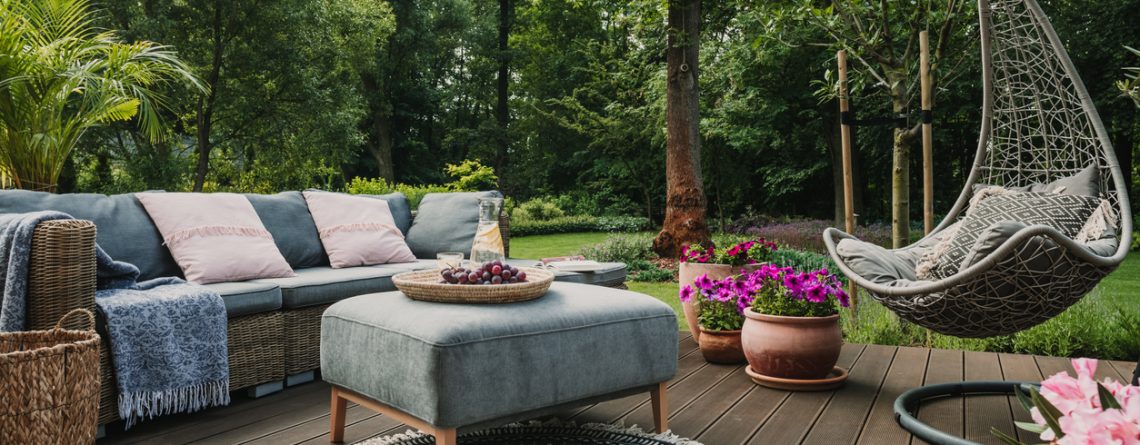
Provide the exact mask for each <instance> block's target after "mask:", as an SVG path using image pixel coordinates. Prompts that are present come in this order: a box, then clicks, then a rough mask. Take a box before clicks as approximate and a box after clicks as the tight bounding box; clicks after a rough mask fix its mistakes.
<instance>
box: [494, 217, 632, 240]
mask: <svg viewBox="0 0 1140 445" xmlns="http://www.w3.org/2000/svg"><path fill="white" fill-rule="evenodd" d="M520 214H522V215H525V213H520ZM648 224H649V222H648V220H646V219H644V218H640V217H601V218H596V217H593V216H584V215H579V216H562V217H557V218H552V219H549V220H546V221H539V220H533V219H530V218H529V217H523V218H520V219H512V220H511V235H513V236H527V235H549V234H554V233H574V232H636V231H638V230H641V228H643V227H645V226H647V225H648Z"/></svg>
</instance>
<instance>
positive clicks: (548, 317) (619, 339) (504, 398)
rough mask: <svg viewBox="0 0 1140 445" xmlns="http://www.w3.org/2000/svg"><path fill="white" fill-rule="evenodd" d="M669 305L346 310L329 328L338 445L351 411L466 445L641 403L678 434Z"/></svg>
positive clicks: (554, 298) (584, 288)
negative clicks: (539, 422) (489, 432)
mask: <svg viewBox="0 0 1140 445" xmlns="http://www.w3.org/2000/svg"><path fill="white" fill-rule="evenodd" d="M677 332H678V329H677V320H676V315H674V313H673V311H672V309H670V308H669V306H668V305H666V304H664V303H662V302H660V301H657V300H656V299H654V298H652V297H649V296H646V295H642V294H638V293H635V292H629V291H624V290H618V289H611V288H605V287H600V286H590V285H583V284H571V283H558V282H555V283H554V284H553V285H552V286H551V288H550V291H549V292H548V293H547V294H546V295H545V296H544V297H542V298H540V299H538V300H533V301H528V302H523V303H515V304H504V305H462V304H440V303H427V302H421V301H414V300H411V299H409V298H407V297H405V296H404V295H403V294H402V293H400V292H385V293H378V294H369V295H361V296H358V297H353V298H349V299H347V300H343V301H341V302H338V303H336V304H334V305H332V306H331V307H329V308H328V310H326V311H325V313H324V316H323V318H322V320H321V374H322V376H323V378H324V380H325V381H327V382H329V383H330V384H332V385H333V390H332V392H333V395H332V400H333V402H332V416H331V419H332V440H333V441H334V442H339V441H341V440H342V438H343V433H344V411H345V406H346V402H347V401H352V402H354V403H357V404H360V405H362V406H365V407H368V408H371V409H374V410H376V411H380V412H381V413H384V414H385V415H389V416H392V417H393V418H395V419H397V420H400V421H402V422H404V423H407V424H409V425H411V426H413V427H416V428H419V429H420V430H422V431H424V432H427V433H430V434H434V435H435V436H436V443H437V444H439V445H452V444H454V443H455V436H456V431H457V430H458V429H459V428H464V429H478V428H482V427H488V426H498V425H500V424H503V423H507V422H511V421H518V420H524V419H528V418H533V417H537V416H541V415H544V414H548V413H552V412H555V411H558V410H561V409H565V408H568V407H572V406H580V405H584V404H589V403H596V402H599V401H603V400H608V399H613V398H618V397H624V396H627V395H630V394H635V393H639V392H650V393H651V394H652V401H653V408H654V414H655V415H654V420H655V421H656V423H657V428H658V430H660V431H664V430H666V429H667V425H666V421H665V420H666V419H665V413H666V412H667V409H666V407H665V385H664V382H666V381H667V380H669V379H670V378H672V377H673V375H674V373H676V371H677Z"/></svg>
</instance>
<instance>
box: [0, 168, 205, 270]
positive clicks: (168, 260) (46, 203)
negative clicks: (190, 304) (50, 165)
mask: <svg viewBox="0 0 1140 445" xmlns="http://www.w3.org/2000/svg"><path fill="white" fill-rule="evenodd" d="M38 210H56V211H60V212H63V213H66V214H68V215H71V216H73V217H75V218H77V219H85V220H90V221H91V222H94V223H95V226H96V229H97V234H96V242H98V243H99V247H102V248H103V250H104V251H106V252H107V254H108V255H110V256H111V258H114V259H116V260H118V261H123V262H127V263H131V264H134V265H135V266H138V268H139V271H140V272H141V275H140V277H139V278H140V279H143V280H149V279H151V278H156V277H174V276H180V275H181V274H182V271H181V269H179V268H178V263H175V262H174V258H173V257H172V256H171V255H170V251H168V250H167V249H166V247H165V246H163V245H162V235H160V234H159V232H158V228H156V227H155V226H154V223H153V222H151V219H150V217H149V216H147V213H146V210H144V209H143V207H142V205H140V204H139V202H138V201H137V200H135V197H134V195H133V194H127V195H114V196H107V195H99V194H91V193H82V194H79V193H76V194H63V195H56V194H52V193H45V192H30V191H25V190H4V191H0V213H26V212H34V211H38Z"/></svg>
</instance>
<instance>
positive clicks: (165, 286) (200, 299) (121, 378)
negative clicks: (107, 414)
mask: <svg viewBox="0 0 1140 445" xmlns="http://www.w3.org/2000/svg"><path fill="white" fill-rule="evenodd" d="M65 218H70V216H68V215H66V214H63V213H59V212H37V213H29V214H22V215H11V214H8V215H4V214H0V288H2V289H3V294H0V296H2V299H0V303H2V307H0V331H8V330H21V329H23V328H24V314H25V297H26V293H27V269H28V261H29V259H30V250H31V236H32V231H34V229H35V226H36V224H39V222H40V221H45V220H51V219H65ZM95 251H96V252H95V254H96V265H97V268H96V270H97V278H98V285H97V288H98V290H97V291H96V293H95V304H96V306H98V308H99V312H100V313H101V314H102V315H103V317H104V318H105V319H106V321H107V323H106V330H107V335H108V336H109V337H110V338H109V340H110V345H111V351H110V352H111V361H112V363H113V366H114V368H115V379H116V383H117V386H118V390H119V400H118V402H119V416H120V417H122V418H123V419H124V422H125V427H126V428H130V427H131V425H133V424H134V422H136V421H138V420H140V419H145V418H151V417H154V416H159V415H164V414H171V413H180V412H193V411H197V410H200V409H204V408H208V407H211V406H217V405H226V404H229V402H230V396H229V359H228V348H227V346H226V308H225V304H224V303H223V301H222V297H221V296H219V295H218V294H217V293H216V292H213V291H210V290H208V289H206V288H204V287H202V286H198V285H194V284H189V283H186V282H185V281H183V280H181V279H178V278H173V277H171V278H157V279H154V280H149V281H144V282H139V281H138V276H139V269H138V268H137V267H135V266H134V265H131V264H128V263H124V262H120V261H114V260H113V259H111V257H110V256H108V255H107V254H106V252H103V249H101V248H99V247H96V248H95ZM4 266H6V267H4Z"/></svg>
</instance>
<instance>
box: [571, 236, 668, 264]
mask: <svg viewBox="0 0 1140 445" xmlns="http://www.w3.org/2000/svg"><path fill="white" fill-rule="evenodd" d="M653 236H654V235H653V234H650V233H634V234H620V235H610V237H609V238H606V240H605V241H603V242H601V243H598V244H595V245H593V246H586V247H583V248H582V249H581V250H579V251H578V252H577V254H578V255H582V256H584V257H586V258H587V259H591V260H595V261H612V262H620V263H626V264H633V263H634V262H636V261H638V260H646V259H651V258H655V257H656V256H657V254H655V253H653Z"/></svg>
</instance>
